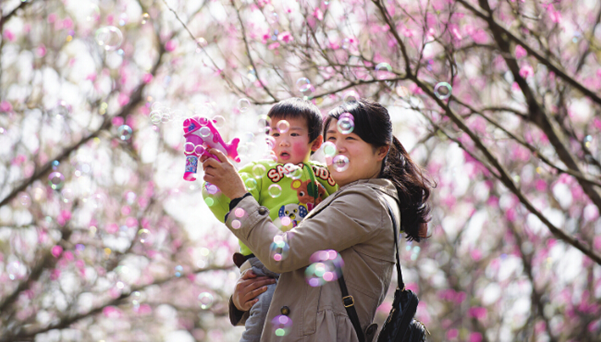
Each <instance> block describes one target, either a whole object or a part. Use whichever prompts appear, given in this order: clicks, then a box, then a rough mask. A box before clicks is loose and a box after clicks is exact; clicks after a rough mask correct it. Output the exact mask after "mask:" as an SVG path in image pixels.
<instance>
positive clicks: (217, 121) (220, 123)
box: [213, 115, 225, 128]
mask: <svg viewBox="0 0 601 342" xmlns="http://www.w3.org/2000/svg"><path fill="white" fill-rule="evenodd" d="M213 125H215V128H223V127H224V126H225V118H224V117H223V116H221V115H215V116H214V117H213Z"/></svg>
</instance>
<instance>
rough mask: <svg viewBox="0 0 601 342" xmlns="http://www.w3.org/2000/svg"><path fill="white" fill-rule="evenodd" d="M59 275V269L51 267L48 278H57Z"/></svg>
mask: <svg viewBox="0 0 601 342" xmlns="http://www.w3.org/2000/svg"><path fill="white" fill-rule="evenodd" d="M60 276H61V270H59V269H56V268H55V269H53V270H52V272H51V273H50V280H57V279H58V278H59V277H60Z"/></svg>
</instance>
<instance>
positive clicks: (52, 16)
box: [46, 13, 56, 24]
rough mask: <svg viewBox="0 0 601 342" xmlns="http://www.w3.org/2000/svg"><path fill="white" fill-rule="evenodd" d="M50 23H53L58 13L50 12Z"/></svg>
mask: <svg viewBox="0 0 601 342" xmlns="http://www.w3.org/2000/svg"><path fill="white" fill-rule="evenodd" d="M46 20H47V21H48V23H49V24H52V23H54V22H55V21H56V13H50V14H48V19H46Z"/></svg>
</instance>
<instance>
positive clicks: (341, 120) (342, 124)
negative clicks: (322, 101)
mask: <svg viewBox="0 0 601 342" xmlns="http://www.w3.org/2000/svg"><path fill="white" fill-rule="evenodd" d="M354 129H355V120H354V118H353V115H352V114H350V113H342V114H341V115H340V116H339V117H338V131H339V132H340V133H342V134H350V133H352V132H353V130H354Z"/></svg>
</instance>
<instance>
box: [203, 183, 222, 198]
mask: <svg viewBox="0 0 601 342" xmlns="http://www.w3.org/2000/svg"><path fill="white" fill-rule="evenodd" d="M205 189H206V190H207V193H208V194H209V195H215V194H216V193H218V192H219V188H218V187H217V185H215V184H211V183H209V182H206V183H205Z"/></svg>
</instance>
